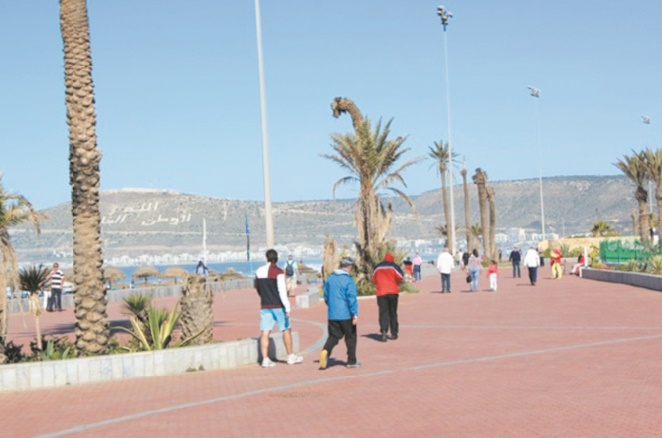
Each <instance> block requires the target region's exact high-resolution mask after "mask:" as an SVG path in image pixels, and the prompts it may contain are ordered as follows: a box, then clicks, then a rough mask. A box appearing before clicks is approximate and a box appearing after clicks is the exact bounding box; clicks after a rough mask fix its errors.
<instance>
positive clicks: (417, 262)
mask: <svg viewBox="0 0 662 438" xmlns="http://www.w3.org/2000/svg"><path fill="white" fill-rule="evenodd" d="M412 263H413V264H414V282H417V281H421V268H422V267H423V259H422V258H421V255H420V254H419V253H416V256H415V257H414V260H412Z"/></svg>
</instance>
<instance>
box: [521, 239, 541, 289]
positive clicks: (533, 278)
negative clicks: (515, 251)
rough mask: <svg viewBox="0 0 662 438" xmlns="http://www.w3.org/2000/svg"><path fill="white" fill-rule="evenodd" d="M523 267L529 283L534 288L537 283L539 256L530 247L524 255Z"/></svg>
mask: <svg viewBox="0 0 662 438" xmlns="http://www.w3.org/2000/svg"><path fill="white" fill-rule="evenodd" d="M524 266H526V267H527V269H528V270H529V281H530V282H531V286H535V285H536V282H537V281H538V266H540V254H538V251H536V250H535V248H533V247H531V248H529V250H528V251H527V252H526V254H525V255H524Z"/></svg>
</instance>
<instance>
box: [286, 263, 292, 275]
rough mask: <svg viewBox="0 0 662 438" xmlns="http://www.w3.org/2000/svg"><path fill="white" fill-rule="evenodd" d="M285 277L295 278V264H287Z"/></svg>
mask: <svg viewBox="0 0 662 438" xmlns="http://www.w3.org/2000/svg"><path fill="white" fill-rule="evenodd" d="M285 275H287V276H288V277H293V276H294V262H287V265H286V266H285Z"/></svg>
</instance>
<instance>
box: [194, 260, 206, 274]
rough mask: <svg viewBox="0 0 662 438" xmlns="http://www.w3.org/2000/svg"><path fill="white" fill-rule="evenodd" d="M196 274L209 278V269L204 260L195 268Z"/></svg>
mask: <svg viewBox="0 0 662 438" xmlns="http://www.w3.org/2000/svg"><path fill="white" fill-rule="evenodd" d="M195 273H196V274H197V275H202V276H205V277H206V276H207V274H209V269H208V268H207V265H205V262H204V261H203V260H200V261H199V262H198V265H197V266H196V267H195Z"/></svg>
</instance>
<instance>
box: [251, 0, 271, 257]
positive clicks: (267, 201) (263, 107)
mask: <svg viewBox="0 0 662 438" xmlns="http://www.w3.org/2000/svg"><path fill="white" fill-rule="evenodd" d="M255 28H256V32H257V62H258V68H259V71H260V114H261V119H262V168H263V176H264V215H265V221H266V223H265V231H266V235H267V248H273V247H274V224H273V215H272V212H271V184H270V182H269V146H268V142H267V103H266V99H265V91H264V65H263V63H262V23H261V21H260V0H255Z"/></svg>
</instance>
